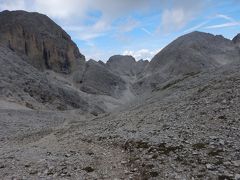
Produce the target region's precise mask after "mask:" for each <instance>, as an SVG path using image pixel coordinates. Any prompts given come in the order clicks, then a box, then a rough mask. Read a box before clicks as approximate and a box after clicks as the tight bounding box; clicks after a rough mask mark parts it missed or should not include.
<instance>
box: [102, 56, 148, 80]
mask: <svg viewBox="0 0 240 180" xmlns="http://www.w3.org/2000/svg"><path fill="white" fill-rule="evenodd" d="M147 64H148V61H143V60H140V61H136V60H135V59H134V58H133V57H132V56H127V55H125V56H123V55H115V56H112V57H110V58H109V60H108V61H107V63H106V65H107V67H108V68H109V69H110V70H112V71H113V72H114V73H116V74H118V75H120V76H128V77H132V76H137V75H139V74H141V73H142V72H143V70H144V68H145V67H146V66H147Z"/></svg>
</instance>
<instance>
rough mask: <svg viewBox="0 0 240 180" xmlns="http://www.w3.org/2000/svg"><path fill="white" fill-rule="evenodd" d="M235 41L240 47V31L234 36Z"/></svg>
mask: <svg viewBox="0 0 240 180" xmlns="http://www.w3.org/2000/svg"><path fill="white" fill-rule="evenodd" d="M232 41H233V43H234V44H236V45H237V46H238V47H239V48H240V33H239V34H238V35H236V36H235V37H234V38H233V40H232Z"/></svg>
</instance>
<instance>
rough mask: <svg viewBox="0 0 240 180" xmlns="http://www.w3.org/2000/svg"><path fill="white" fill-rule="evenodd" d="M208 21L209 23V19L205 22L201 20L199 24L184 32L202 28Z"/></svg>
mask: <svg viewBox="0 0 240 180" xmlns="http://www.w3.org/2000/svg"><path fill="white" fill-rule="evenodd" d="M207 23H209V21H204V22H201V23H199V24H197V25H196V26H193V27H191V28H189V29H186V30H185V31H184V32H183V33H188V32H192V31H196V30H198V29H200V28H202V27H203V26H205V25H206V24H207Z"/></svg>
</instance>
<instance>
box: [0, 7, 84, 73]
mask: <svg viewBox="0 0 240 180" xmlns="http://www.w3.org/2000/svg"><path fill="white" fill-rule="evenodd" d="M0 24H1V26H0V43H1V44H5V45H6V46H7V47H9V48H10V49H12V50H13V51H15V52H17V53H18V54H19V55H21V56H22V57H23V58H24V59H25V60H26V61H28V62H29V63H30V64H32V65H33V66H34V67H36V68H38V69H39V70H44V69H51V70H54V71H55V72H60V73H67V74H68V73H71V72H72V71H74V70H76V69H78V68H80V67H81V64H82V63H83V62H84V61H85V58H84V56H83V55H82V54H81V53H80V52H79V50H78V48H77V46H76V44H75V43H74V42H73V41H72V40H71V37H70V36H69V35H68V34H67V33H66V32H65V31H64V30H63V29H62V28H61V27H60V26H58V25H57V24H56V23H55V22H53V21H52V20H51V19H50V18H48V17H47V16H45V15H42V14H39V13H29V12H25V11H3V12H1V13H0Z"/></svg>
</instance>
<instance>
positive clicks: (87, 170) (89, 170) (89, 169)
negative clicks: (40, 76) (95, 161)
mask: <svg viewBox="0 0 240 180" xmlns="http://www.w3.org/2000/svg"><path fill="white" fill-rule="evenodd" d="M83 170H84V171H86V172H88V173H90V172H93V171H94V169H93V168H92V167H90V166H87V167H85V168H83Z"/></svg>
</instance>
